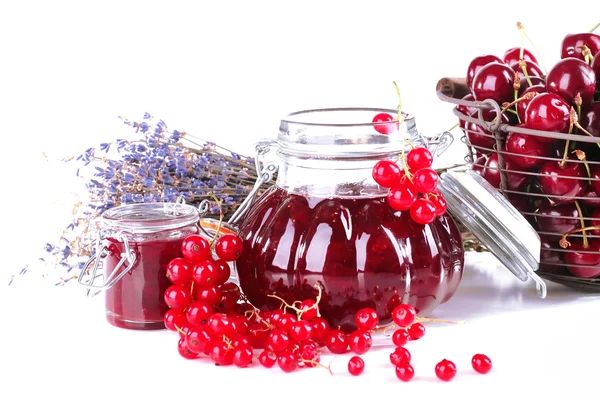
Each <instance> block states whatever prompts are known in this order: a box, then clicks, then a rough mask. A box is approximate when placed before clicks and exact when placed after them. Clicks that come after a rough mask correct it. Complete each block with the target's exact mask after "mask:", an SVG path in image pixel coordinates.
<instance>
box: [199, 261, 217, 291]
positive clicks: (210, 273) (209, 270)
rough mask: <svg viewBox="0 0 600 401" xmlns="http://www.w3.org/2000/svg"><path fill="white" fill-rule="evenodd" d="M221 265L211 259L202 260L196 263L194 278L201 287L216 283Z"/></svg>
mask: <svg viewBox="0 0 600 401" xmlns="http://www.w3.org/2000/svg"><path fill="white" fill-rule="evenodd" d="M219 270H220V269H219V267H218V266H217V264H216V263H215V262H213V261H212V260H210V259H206V260H202V261H200V262H198V263H196V264H195V265H194V271H193V273H192V279H193V280H194V283H195V284H196V285H197V286H199V287H200V288H205V287H209V286H211V285H214V284H215V283H216V281H217V275H218V274H219Z"/></svg>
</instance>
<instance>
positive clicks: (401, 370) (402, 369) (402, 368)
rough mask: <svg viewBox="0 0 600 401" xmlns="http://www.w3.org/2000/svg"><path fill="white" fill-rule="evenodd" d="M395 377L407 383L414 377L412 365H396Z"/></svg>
mask: <svg viewBox="0 0 600 401" xmlns="http://www.w3.org/2000/svg"><path fill="white" fill-rule="evenodd" d="M396 377H397V378H398V379H400V380H402V381H403V382H409V381H411V380H412V379H413V377H415V369H414V368H413V367H412V365H409V364H404V365H396Z"/></svg>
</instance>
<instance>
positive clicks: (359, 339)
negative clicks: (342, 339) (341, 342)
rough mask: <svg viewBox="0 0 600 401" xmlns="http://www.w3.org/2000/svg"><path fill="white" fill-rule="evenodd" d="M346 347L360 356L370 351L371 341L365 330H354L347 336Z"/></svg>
mask: <svg viewBox="0 0 600 401" xmlns="http://www.w3.org/2000/svg"><path fill="white" fill-rule="evenodd" d="M347 341H348V346H349V347H350V350H351V351H352V352H355V353H357V354H358V355H362V354H364V353H365V352H367V351H368V350H370V349H371V346H372V345H373V339H372V338H371V334H369V332H368V331H365V330H361V329H358V330H355V331H354V332H352V333H351V334H350V335H349V336H348V340H347Z"/></svg>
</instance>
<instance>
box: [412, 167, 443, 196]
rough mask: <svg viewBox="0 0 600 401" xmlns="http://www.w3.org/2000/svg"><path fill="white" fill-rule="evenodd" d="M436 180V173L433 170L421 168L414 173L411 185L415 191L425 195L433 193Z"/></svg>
mask: <svg viewBox="0 0 600 401" xmlns="http://www.w3.org/2000/svg"><path fill="white" fill-rule="evenodd" d="M438 179H439V177H438V173H437V172H436V171H435V170H434V169H432V168H422V169H420V170H418V171H417V172H416V173H415V176H414V177H413V183H414V185H415V189H416V190H417V191H419V192H421V193H424V194H426V193H428V192H431V191H435V189H436V188H437V183H438Z"/></svg>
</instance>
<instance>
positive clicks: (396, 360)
mask: <svg viewBox="0 0 600 401" xmlns="http://www.w3.org/2000/svg"><path fill="white" fill-rule="evenodd" d="M410 360H411V355H410V351H409V350H407V349H406V348H404V347H396V349H395V350H394V351H393V352H392V353H391V354H390V362H391V363H392V365H394V366H398V365H401V364H404V363H410Z"/></svg>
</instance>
